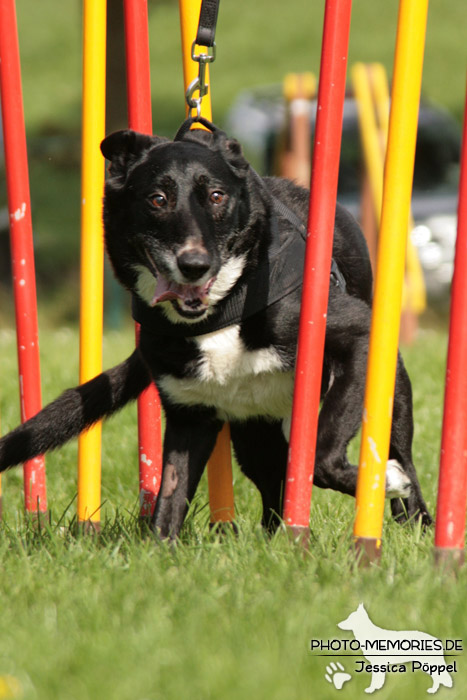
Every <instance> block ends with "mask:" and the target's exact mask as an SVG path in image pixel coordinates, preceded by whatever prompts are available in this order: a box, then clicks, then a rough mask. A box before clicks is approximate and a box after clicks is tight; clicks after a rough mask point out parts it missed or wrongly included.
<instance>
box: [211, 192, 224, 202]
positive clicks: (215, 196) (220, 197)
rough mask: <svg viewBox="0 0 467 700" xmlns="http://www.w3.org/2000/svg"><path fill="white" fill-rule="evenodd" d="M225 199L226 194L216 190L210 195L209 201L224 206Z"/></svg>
mask: <svg viewBox="0 0 467 700" xmlns="http://www.w3.org/2000/svg"><path fill="white" fill-rule="evenodd" d="M224 199H225V194H224V193H223V192H220V190H215V191H214V192H211V194H210V195H209V201H210V202H212V203H213V204H222V202H223V201H224Z"/></svg>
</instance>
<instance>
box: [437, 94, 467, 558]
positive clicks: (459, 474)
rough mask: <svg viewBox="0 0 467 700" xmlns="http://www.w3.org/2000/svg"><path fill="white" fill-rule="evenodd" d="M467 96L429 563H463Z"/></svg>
mask: <svg viewBox="0 0 467 700" xmlns="http://www.w3.org/2000/svg"><path fill="white" fill-rule="evenodd" d="M466 358H467V93H466V103H465V113H464V132H463V139H462V152H461V175H460V183H459V206H458V220H457V241H456V256H455V265H454V276H453V280H452V291H451V312H450V323H449V344H448V357H447V369H446V387H445V396H444V417H443V432H442V438H441V459H440V469H439V484H438V504H437V512H436V528H435V560H436V561H437V562H441V561H447V562H448V563H454V564H460V563H462V562H463V559H464V544H465V514H466V503H467V369H466V366H465V363H466Z"/></svg>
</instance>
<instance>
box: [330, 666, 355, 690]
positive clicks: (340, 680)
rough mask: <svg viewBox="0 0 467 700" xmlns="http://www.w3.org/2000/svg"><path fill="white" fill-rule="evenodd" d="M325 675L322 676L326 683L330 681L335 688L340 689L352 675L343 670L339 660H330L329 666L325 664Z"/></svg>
mask: <svg viewBox="0 0 467 700" xmlns="http://www.w3.org/2000/svg"><path fill="white" fill-rule="evenodd" d="M326 671H327V673H326V675H325V676H324V677H325V679H326V680H327V682H328V683H332V685H333V686H334V688H336V690H340V689H341V688H342V686H343V685H344V683H347V681H350V679H351V678H352V676H351V675H350V673H346V672H345V668H344V667H343V666H342V664H340V663H339V662H337V663H334V661H331V663H330V664H329V666H326Z"/></svg>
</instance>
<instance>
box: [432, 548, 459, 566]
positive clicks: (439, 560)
mask: <svg viewBox="0 0 467 700" xmlns="http://www.w3.org/2000/svg"><path fill="white" fill-rule="evenodd" d="M434 552H435V564H436V566H438V567H439V568H440V569H452V570H453V571H454V570H456V569H460V567H461V566H463V564H464V562H465V551H464V550H463V549H458V548H457V547H435V550H434Z"/></svg>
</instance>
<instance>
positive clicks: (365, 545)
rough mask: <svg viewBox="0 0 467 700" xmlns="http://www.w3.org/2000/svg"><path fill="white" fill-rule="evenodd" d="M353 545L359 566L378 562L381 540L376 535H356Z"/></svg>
mask: <svg viewBox="0 0 467 700" xmlns="http://www.w3.org/2000/svg"><path fill="white" fill-rule="evenodd" d="M354 546H355V553H356V555H357V562H358V565H359V566H369V565H370V564H378V562H379V560H380V558H381V540H379V539H377V538H376V537H356V538H355V545H354Z"/></svg>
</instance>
